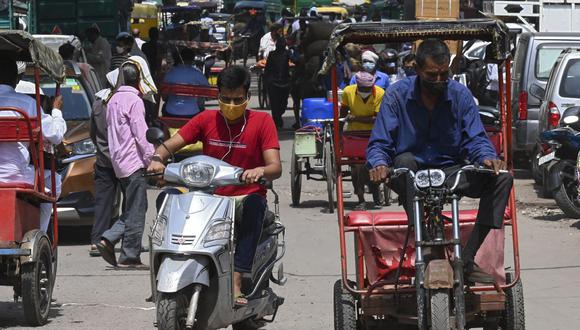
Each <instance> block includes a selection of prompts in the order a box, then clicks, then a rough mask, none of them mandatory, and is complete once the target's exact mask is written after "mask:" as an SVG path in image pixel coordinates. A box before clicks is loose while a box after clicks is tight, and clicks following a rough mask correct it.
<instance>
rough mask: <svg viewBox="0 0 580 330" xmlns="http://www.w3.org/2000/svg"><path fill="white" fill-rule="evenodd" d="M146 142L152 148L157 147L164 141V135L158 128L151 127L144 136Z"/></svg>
mask: <svg viewBox="0 0 580 330" xmlns="http://www.w3.org/2000/svg"><path fill="white" fill-rule="evenodd" d="M145 137H146V138H147V141H148V142H149V143H151V144H152V145H154V146H158V145H160V144H162V143H163V141H164V140H165V133H163V131H162V130H161V129H160V128H158V127H151V128H149V129H148V130H147V133H146V134H145Z"/></svg>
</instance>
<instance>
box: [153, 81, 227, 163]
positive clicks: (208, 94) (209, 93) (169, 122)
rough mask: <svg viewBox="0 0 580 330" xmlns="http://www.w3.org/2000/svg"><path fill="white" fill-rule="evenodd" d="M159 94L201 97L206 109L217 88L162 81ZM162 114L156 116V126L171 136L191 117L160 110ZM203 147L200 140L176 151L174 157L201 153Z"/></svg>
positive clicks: (182, 157)
mask: <svg viewBox="0 0 580 330" xmlns="http://www.w3.org/2000/svg"><path fill="white" fill-rule="evenodd" d="M160 92H161V96H162V97H163V98H166V97H167V96H169V95H173V96H186V97H189V96H193V97H202V98H204V99H205V100H206V109H205V110H203V111H206V110H207V103H208V101H209V100H217V98H218V94H219V93H218V89H217V87H213V86H192V85H182V84H167V83H164V84H162V85H161V89H160ZM161 113H162V114H163V115H162V116H161V117H159V118H157V124H158V126H159V127H160V128H161V129H162V130H163V131H164V133H165V136H169V137H171V136H173V135H175V134H176V133H177V131H179V129H180V128H181V127H183V126H184V125H185V124H187V122H188V121H189V120H190V119H191V118H192V117H193V116H192V117H175V116H169V115H167V114H165V111H161ZM194 116H195V115H194ZM202 149H203V145H202V143H201V142H198V143H196V144H192V145H188V146H185V147H184V148H182V149H181V150H179V151H178V152H177V153H176V155H175V156H176V158H178V159H185V158H187V157H191V156H193V155H196V154H199V153H201V151H202Z"/></svg>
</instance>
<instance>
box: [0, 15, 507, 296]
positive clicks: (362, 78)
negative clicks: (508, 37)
mask: <svg viewBox="0 0 580 330" xmlns="http://www.w3.org/2000/svg"><path fill="white" fill-rule="evenodd" d="M307 15H309V16H316V15H317V13H316V10H315V9H312V10H310V12H309V13H308V14H307ZM304 16H306V13H304ZM283 18H284V17H283ZM331 20H332V21H333V22H334V21H337V18H336V17H331ZM297 22H298V24H297V25H296V26H294V25H295V24H296V23H297ZM300 22H303V21H301V20H296V21H295V22H294V23H293V24H291V25H290V24H289V22H286V21H284V19H281V20H280V21H279V22H277V23H274V24H272V25H271V27H270V32H269V33H268V34H266V35H264V36H263V37H262V40H261V42H260V52H261V54H262V55H261V56H263V57H264V58H265V59H267V61H266V64H265V68H264V79H265V80H266V84H267V86H268V88H267V91H268V95H269V100H270V107H271V116H270V115H268V114H266V113H264V112H258V111H252V110H248V109H247V107H248V102H249V100H250V92H249V90H250V82H251V75H250V73H249V71H248V70H247V69H246V68H244V67H239V66H229V67H227V68H224V69H223V70H222V71H221V73H220V74H219V77H218V79H217V88H218V90H219V99H218V103H219V108H220V109H219V111H203V110H204V101H203V99H201V98H196V97H194V96H191V97H189V96H169V97H168V98H167V99H165V100H163V102H164V103H165V106H164V108H163V112H164V114H168V115H170V116H175V117H186V118H191V119H190V120H189V121H188V123H187V125H185V126H184V127H183V128H181V129H180V130H179V132H178V133H177V134H175V135H173V136H172V137H171V138H170V139H169V140H167V141H166V142H165V147H159V148H157V149H155V148H154V146H153V145H151V144H150V143H149V142H148V141H147V140H146V131H147V128H148V122H147V119H146V104H147V102H149V103H152V102H158V101H159V97H157V87H156V84H155V79H153V78H154V77H156V72H157V71H158V70H159V62H158V58H157V54H156V52H157V51H158V48H157V47H156V42H157V38H158V31H157V30H156V29H155V28H153V29H152V30H150V31H149V36H150V38H151V41H149V42H144V41H143V40H141V39H140V38H139V31H138V30H136V31H132V33H128V32H122V33H120V34H119V35H118V36H117V37H116V40H115V41H116V43H115V48H114V51H112V48H111V45H110V44H109V42H108V41H107V40H106V39H105V38H103V37H102V36H101V35H100V31H99V29H98V27H97V26H92V27H90V28H89V29H88V30H87V31H86V37H87V41H88V44H87V45H86V47H85V52H86V57H87V62H88V65H91V66H92V67H93V68H94V70H95V72H96V73H97V74H98V77H99V79H100V80H101V81H102V83H103V85H104V86H108V87H107V88H105V89H103V90H101V91H99V92H98V93H97V95H96V101H95V103H94V104H93V111H92V115H91V138H92V139H93V141H94V143H95V146H96V149H97V160H96V165H95V196H96V201H95V223H94V226H93V231H92V235H91V236H92V237H91V242H92V246H91V251H90V253H91V255H100V256H102V258H103V259H104V260H105V261H106V262H107V263H109V264H111V265H112V266H115V267H126V268H137V269H146V268H147V267H148V266H147V265H144V264H143V263H142V261H141V258H140V253H141V240H142V235H143V230H144V225H145V214H146V211H147V208H148V203H147V193H146V192H147V186H148V183H147V181H146V178H145V176H144V174H145V173H147V172H150V173H159V172H162V171H163V170H164V168H165V163H166V162H167V160H168V158H169V156H170V154H171V153H174V152H176V151H178V150H180V149H181V148H182V147H184V146H185V145H188V144H191V143H194V142H198V141H201V142H203V153H204V154H205V155H208V156H211V157H215V158H218V159H221V160H224V161H226V162H228V163H230V164H232V165H235V166H239V167H242V168H244V169H246V170H245V172H244V174H243V176H242V180H244V181H245V182H246V183H247V184H248V185H247V186H239V187H227V188H223V189H219V190H218V191H216V193H218V194H222V195H226V196H232V197H234V198H235V199H236V201H237V203H238V204H239V205H240V207H242V208H243V210H244V211H243V212H242V213H241V214H242V215H241V216H240V219H238V220H237V223H238V225H239V226H240V230H239V232H238V234H239V236H238V241H237V244H238V248H237V249H236V255H235V271H236V274H235V277H234V292H235V293H236V296H237V297H238V299H237V301H236V303H237V304H247V300H246V299H245V298H244V297H243V295H242V294H241V280H242V274H243V273H248V272H250V271H251V268H252V261H253V256H254V253H255V250H256V246H257V242H258V239H259V235H260V231H261V227H262V223H261V221H262V220H263V216H264V212H265V209H266V191H265V189H264V188H263V187H262V186H260V185H258V184H256V183H257V181H258V180H259V179H260V178H262V177H265V178H267V179H268V180H275V179H277V178H279V177H280V176H281V173H282V172H281V171H282V168H281V161H280V152H279V149H280V145H279V142H278V136H277V130H276V127H278V128H281V127H283V119H282V116H283V114H284V112H285V110H286V108H287V106H288V98H289V94H290V88H291V86H290V85H291V83H290V62H291V60H292V58H293V56H295V55H294V54H293V53H292V49H291V47H288V46H289V44H288V42H287V40H286V38H285V37H284V36H285V32H284V31H285V29H287V28H288V26H292V29H293V30H295V31H300V30H301V29H304V26H303V25H302V26H301V23H300ZM302 24H304V23H302ZM407 46H408V45H403V46H402V47H401V49H398V50H396V49H393V48H384V49H382V50H380V51H376V50H375V49H374V48H372V47H363V46H358V45H347V47H345V48H346V49H347V52H346V53H347V54H350V55H349V56H345V58H343V60H342V62H341V63H339V67H340V72H341V75H340V81H339V85H340V87H341V89H342V90H343V91H342V99H341V117H343V118H345V120H346V125H345V128H344V129H345V131H368V132H372V133H371V139H370V143H369V147H368V152H367V159H368V163H367V164H366V165H362V164H361V165H353V166H352V175H353V185H354V191H355V194H356V196H357V198H358V204H357V205H356V207H355V209H357V210H365V209H366V201H365V196H364V195H365V185H369V187H370V190H371V192H372V195H373V199H374V202H375V203H379V200H380V198H379V197H378V194H379V192H378V190H377V184H378V183H380V182H384V181H386V180H387V178H388V174H389V172H390V170H391V169H392V168H393V167H394V168H397V167H407V168H410V169H415V170H416V169H418V168H421V167H425V166H427V165H429V166H439V167H452V166H456V165H457V160H458V159H459V158H461V157H466V158H467V159H469V160H470V161H473V162H478V163H481V164H484V165H486V166H488V167H490V168H493V169H494V170H496V172H497V171H499V170H501V169H504V168H505V163H504V162H503V161H501V160H499V159H498V158H497V155H496V153H495V150H494V149H493V146H492V145H491V143H490V141H489V139H487V137H486V136H485V131H484V129H483V126H482V124H481V122H480V121H479V120H478V112H477V107H476V104H475V101H474V100H473V97H472V95H471V93H470V92H469V90H468V89H467V88H466V87H465V86H462V85H460V84H459V83H457V82H456V81H455V80H453V79H450V77H449V62H450V54H449V49H448V48H447V46H446V45H445V43H443V42H442V41H440V40H436V39H429V40H425V41H423V42H422V43H421V44H420V45H419V46H418V48H417V49H416V52H415V53H414V52H412V51H410V49H408V48H406V47H407ZM349 47H350V48H349ZM349 50H350V51H349ZM402 52H406V55H405V56H404V57H401V55H400V53H402ZM60 53H61V55H62V56H63V58H64V59H67V60H71V58H72V57H71V50H70V45H68V46H67V45H64V46H63V47H61V51H60ZM359 55H360V56H359ZM193 59H194V54H193V53H192V52H191V50H189V49H188V48H184V49H182V50H181V51H180V52H179V53H176V58H175V59H174V61H175V63H180V64H177V65H175V66H174V67H173V68H172V69H171V70H170V71H169V72H168V73H167V74H166V75H165V77H164V78H163V80H162V81H164V82H167V83H175V82H179V83H183V82H184V80H187V83H188V84H191V85H198V86H208V85H209V83H208V80H207V78H206V77H205V76H204V75H203V74H202V73H201V72H200V71H199V70H197V69H195V68H194V67H193V66H192V62H193ZM2 65H3V68H6V69H5V70H2V72H0V96H1V97H0V105H2V106H17V107H20V108H22V109H25V111H27V112H28V113H30V114H33V113H35V100H34V99H32V98H31V97H29V96H27V95H25V94H23V93H19V92H18V91H17V90H15V88H16V86H17V84H18V81H19V71H18V65H17V63H16V62H14V61H11V60H5V61H4V62H3V63H2ZM490 70H491V74H493V68H492V67H491V68H490ZM495 75H496V76H497V68H496V71H495ZM493 87H494V85H491V87H490V89H489V90H490V93H489V98H490V99H491V98H493V96H494V95H493V93H492V92H493ZM50 108H51V109H52V110H51V111H47V112H46V113H45V115H43V117H42V123H43V134H44V136H45V138H46V139H47V141H49V142H50V143H51V144H53V145H57V144H59V143H60V142H61V141H62V138H63V136H64V133H65V131H66V124H65V122H64V120H63V119H62V112H61V111H62V100H60V101H59V100H58V99H57V100H56V101H55V102H54V104H53V105H52V106H51V107H50ZM450 110H451V111H450ZM454 118H462V119H461V124H460V125H456V123H457V120H454ZM29 163H30V156H29V155H28V151H27V149H26V148H22V147H20V146H19V145H17V144H15V143H2V144H0V164H2V165H0V181H25V182H30V181H31V180H32V179H31V176H30V171H31V166H30V165H29ZM57 181H58V180H57ZM47 182H48V180H47ZM511 185H512V178H511V176H509V175H507V174H506V175H504V174H502V175H498V176H497V177H496V178H494V179H493V180H488V179H485V180H484V179H482V178H481V177H474V178H469V181H466V182H462V186H461V189H460V190H462V191H464V192H465V194H466V195H468V196H471V197H481V198H482V202H481V203H482V211H481V212H480V216H479V217H478V223H477V225H476V226H475V229H474V231H473V234H472V235H471V238H470V239H469V241H468V242H467V246H466V248H465V250H464V260H466V264H467V270H468V272H469V275H470V276H472V277H471V278H472V279H475V280H478V281H481V282H483V281H488V280H489V278H488V277H486V276H488V275H487V274H485V273H483V271H481V269H479V268H478V267H477V265H475V264H474V261H473V260H474V257H475V253H476V252H477V249H478V248H479V246H480V245H481V243H482V242H483V240H484V239H485V237H486V235H487V233H488V232H489V230H490V229H492V228H498V227H501V225H502V219H503V213H502V212H503V210H504V209H505V204H506V203H507V199H508V195H509V191H510V189H511ZM392 187H393V189H394V190H395V191H396V192H397V193H398V195H399V198H400V201H401V203H402V205H403V206H404V207H405V210H407V211H408V212H411V205H410V203H411V201H412V198H413V196H412V194H411V193H410V192H409V191H408V190H407V185H406V183H405V182H404V181H402V180H398V181H397V180H394V181H393V182H392ZM48 188H49V189H52V187H50V186H49V187H48ZM55 189H57V190H58V187H55ZM117 189H120V190H121V191H122V193H123V207H122V215H121V216H120V217H119V219H117V221H115V222H114V223H113V224H112V225H111V218H112V214H113V205H114V202H113V198H114V196H115V194H116V193H115V192H116V190H117ZM48 206H50V205H48ZM43 209H44V206H43ZM497 210H500V211H501V212H500V213H498V212H499V211H497ZM42 214H43V215H42V219H41V229H43V230H45V231H46V228H47V227H48V224H49V220H50V208H48V209H46V210H45V211H44V212H43V213H42ZM119 242H121V253H120V256H119V257H118V258H117V257H116V255H115V245H116V244H118V243H119Z"/></svg>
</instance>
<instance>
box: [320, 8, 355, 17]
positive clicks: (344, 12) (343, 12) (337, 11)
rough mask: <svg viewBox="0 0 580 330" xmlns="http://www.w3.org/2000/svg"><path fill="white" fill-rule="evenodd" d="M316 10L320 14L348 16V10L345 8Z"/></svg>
mask: <svg viewBox="0 0 580 330" xmlns="http://www.w3.org/2000/svg"><path fill="white" fill-rule="evenodd" d="M316 10H317V11H318V13H319V14H330V13H335V14H340V15H342V16H347V15H348V10H346V8H344V7H316Z"/></svg>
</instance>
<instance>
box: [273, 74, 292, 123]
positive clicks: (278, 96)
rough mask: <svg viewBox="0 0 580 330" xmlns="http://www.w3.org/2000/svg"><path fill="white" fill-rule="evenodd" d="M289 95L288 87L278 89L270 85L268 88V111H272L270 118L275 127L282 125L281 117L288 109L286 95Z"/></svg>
mask: <svg viewBox="0 0 580 330" xmlns="http://www.w3.org/2000/svg"><path fill="white" fill-rule="evenodd" d="M289 94H290V88H289V87H278V86H274V85H273V84H270V85H269V86H268V98H269V99H270V109H271V110H272V117H273V118H274V122H275V123H276V125H280V124H281V123H282V115H283V114H284V112H286V107H288V95H289Z"/></svg>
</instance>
